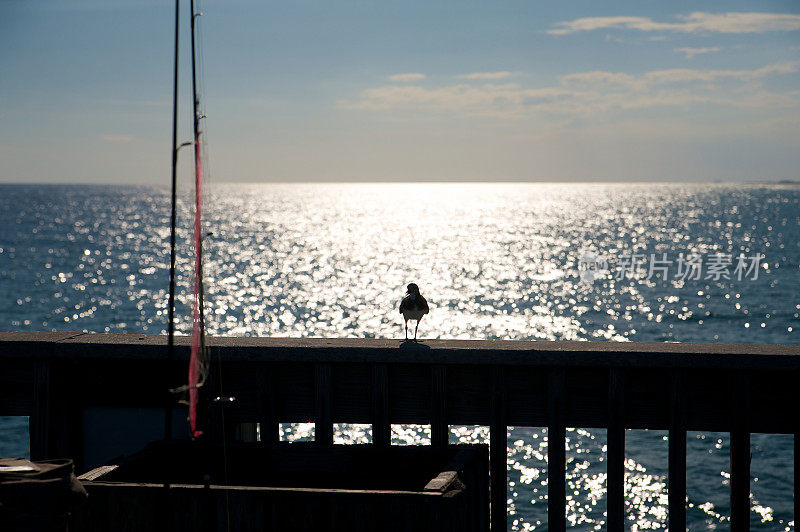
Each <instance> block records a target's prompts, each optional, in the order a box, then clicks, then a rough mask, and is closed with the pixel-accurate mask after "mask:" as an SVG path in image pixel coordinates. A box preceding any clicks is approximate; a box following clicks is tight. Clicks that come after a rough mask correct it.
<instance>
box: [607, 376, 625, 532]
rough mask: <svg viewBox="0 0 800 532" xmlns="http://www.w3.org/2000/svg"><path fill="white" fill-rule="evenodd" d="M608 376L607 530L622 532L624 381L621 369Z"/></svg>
mask: <svg viewBox="0 0 800 532" xmlns="http://www.w3.org/2000/svg"><path fill="white" fill-rule="evenodd" d="M608 373H609V374H608V432H607V441H608V447H607V449H608V450H607V455H606V467H607V468H608V470H607V473H608V476H607V477H606V487H607V490H608V492H607V497H606V501H607V516H608V523H607V527H606V529H607V530H609V531H610V532H622V531H623V530H624V529H625V378H624V373H623V372H622V370H621V369H611V370H609V372H608Z"/></svg>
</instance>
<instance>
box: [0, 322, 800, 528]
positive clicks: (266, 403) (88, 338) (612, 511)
mask: <svg viewBox="0 0 800 532" xmlns="http://www.w3.org/2000/svg"><path fill="white" fill-rule="evenodd" d="M209 345H210V351H211V357H212V362H214V363H216V362H218V361H219V362H221V364H220V366H221V373H217V372H212V376H216V375H219V374H221V375H222V377H221V379H222V381H221V382H222V384H223V386H224V389H225V390H226V392H228V393H230V394H232V395H235V396H236V397H237V399H238V401H237V405H238V406H237V409H236V411H235V412H232V413H230V414H229V418H232V419H230V421H232V422H234V423H260V425H261V434H262V440H263V441H265V442H274V441H277V439H278V427H279V423H282V422H283V423H285V422H310V421H313V422H314V423H315V424H316V425H315V439H316V440H317V441H320V442H322V443H331V442H332V441H333V430H334V424H335V423H370V424H372V434H373V444H374V445H389V444H390V436H391V425H392V424H393V423H397V424H412V423H419V424H430V425H431V444H432V445H446V444H447V441H448V436H449V427H450V425H485V426H488V427H489V431H490V447H491V448H490V455H491V503H492V510H491V518H492V529H493V530H505V529H506V526H507V517H506V493H507V491H506V490H507V485H506V482H507V479H506V467H507V466H506V458H507V457H506V452H507V427H508V426H546V427H547V428H548V441H549V443H550V444H549V445H548V463H549V467H548V469H549V470H548V475H549V479H548V516H549V517H548V528H549V530H553V531H559V530H564V529H565V528H566V520H565V488H566V478H565V461H566V456H565V449H564V444H563V442H564V440H565V437H566V428H567V427H587V428H591V427H596V428H605V429H606V430H607V435H608V445H607V467H608V476H607V490H608V491H607V512H608V514H607V519H608V521H607V529H608V530H623V528H624V521H625V515H624V458H625V430H626V429H661V430H668V431H669V458H668V460H669V468H668V489H669V526H670V529H672V530H678V529H685V524H686V508H685V504H686V502H685V501H686V433H687V431H688V430H710V431H725V432H730V433H731V483H730V487H731V529H732V530H735V531H738V530H748V529H749V518H750V516H749V514H750V507H749V504H750V501H749V479H750V463H749V462H750V450H749V446H750V433H751V432H767V433H786V434H794V435H795V442H796V444H795V456H796V457H797V456H798V445H797V442H798V441H799V440H798V432H800V431H799V427H800V419H798V412H800V408H797V407H798V394H797V391H796V387H797V385H798V382H799V381H798V377H799V376H800V346H765V345H727V344H655V343H652V344H645V343H607V342H509V341H474V342H473V341H426V342H425V343H424V344H419V345H417V344H401V343H400V342H398V341H395V340H371V339H324V338H317V339H315V338H309V339H269V338H214V339H211V340H210V342H209ZM177 354H178V360H177V361H175V363H174V364H172V365H168V362H167V359H166V338H165V337H161V336H142V335H100V334H97V335H95V334H79V333H76V334H65V333H0V364H2V367H3V368H4V371H2V373H0V415H29V416H31V421H30V426H31V454H32V456H33V457H34V458H44V457H49V456H55V455H61V456H72V457H74V458H75V459H76V461H77V462H78V463H79V464H80V463H81V459H82V456H83V452H82V449H83V445H84V441H83V431H82V429H81V419H82V414H81V413H82V411H83V409H85V408H91V407H148V406H149V407H158V406H163V405H164V404H165V403H166V401H167V397H166V390H167V389H168V388H169V387H171V386H175V384H176V383H180V382H181V381H182V379H183V378H184V376H183V373H184V364H185V359H188V339H182V338H181V339H179V342H178V348H177ZM214 378H215V379H216V378H217V377H214ZM218 384H219V382H217V383H213V384H212V387H214V386H217V385H218ZM554 442H561V444H560V445H559V444H558V443H556V444H553V443H554ZM794 467H795V469H794V471H795V478H798V476H797V475H798V460H795V465H794ZM797 504H798V503H797V500H795V515H800V514H798V508H797Z"/></svg>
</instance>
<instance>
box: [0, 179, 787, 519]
mask: <svg viewBox="0 0 800 532" xmlns="http://www.w3.org/2000/svg"><path fill="white" fill-rule="evenodd" d="M190 205H191V200H190V197H189V195H188V193H186V192H184V193H182V202H181V204H180V208H179V217H180V224H181V226H182V227H183V228H184V229H183V230H182V231H181V232H180V234H179V237H180V238H179V241H180V246H179V247H180V256H179V259H178V269H179V277H178V284H179V294H178V300H179V308H178V316H179V322H178V329H179V330H180V331H182V332H188V328H189V321H188V317H189V310H188V307H187V304H188V302H189V300H190V297H189V293H188V288H189V281H190V275H191V274H190V272H191V267H190V249H189V245H188V243H187V238H186V237H187V234H188V228H189V227H190V221H189V217H190V215H191V213H190ZM205 208H206V212H207V219H208V228H207V229H208V231H211V232H213V235H211V236H209V237H207V239H206V241H205V242H206V243H205V249H206V250H207V265H206V269H207V278H206V281H207V293H208V303H209V307H210V311H209V312H208V316H209V324H208V331H209V333H210V334H214V335H234V336H249V335H262V336H264V335H272V336H337V337H342V336H350V337H393V338H398V337H400V336H401V335H402V334H403V333H402V330H401V321H400V320H399V315H398V314H397V312H396V310H395V309H396V305H397V302H398V300H399V298H400V297H401V296H402V292H403V287H404V286H405V284H406V283H408V282H410V281H414V282H417V283H418V284H419V285H420V287H421V289H422V293H423V295H425V296H426V297H427V299H428V301H429V302H430V304H431V309H432V310H431V314H430V315H429V316H427V317H426V318H425V319H424V320H423V322H422V324H421V326H420V331H419V332H420V337H421V338H423V339H425V338H480V339H484V338H503V339H528V340H535V339H553V340H555V339H567V340H607V341H656V342H662V341H670V342H673V341H681V342H725V343H761V344H796V343H798V338H799V337H798V333H799V332H800V317H799V316H800V270H798V268H799V267H800V188H798V187H794V186H791V185H722V184H721V185H662V184H658V185H644V184H642V185H636V184H634V185H631V184H610V185H606V184H593V185H586V184H574V185H556V184H499V185H498V184H452V185H449V184H448V185H445V184H324V185H323V184H302V185H284V184H278V185H227V184H226V185H215V186H212V187H210V191H209V194H208V198H207V203H206V207H205ZM168 223H169V198H168V190H167V189H166V188H147V187H123V186H83V185H81V186H79V185H74V186H55V185H53V186H47V185H0V330H6V331H28V330H52V331H89V332H126V333H151V334H160V333H163V332H164V331H165V329H166V299H167V285H168V271H167V268H168V263H169V256H168V244H169V226H168ZM778 406H779V405H778ZM309 430H310V429H309V428H308V427H304V426H298V427H294V428H293V429H291V430H289V429H288V428H287V430H286V433H285V436H286V437H299V438H302V437H306V436H307V434H308V431H309ZM364 436H365V434H364V431H363V430H362V429H361V428H359V427H349V428H348V427H344V428H342V429H341V430H339V431H338V433H337V438H338V439H339V440H341V441H346V440H358V439H359V438H362V437H364ZM394 437H395V440H396V441H398V442H401V441H403V442H408V443H419V442H421V441H424V440H425V438H426V437H427V436H426V431H425V428H414V427H403V428H398V429H397V430H396V432H395V435H394ZM452 437H453V439H454V440H460V441H475V440H480V439H482V438H485V437H486V433H485V431H484V430H483V429H480V428H478V429H475V428H467V427H453V436H452ZM568 439H569V442H568V451H567V468H568V484H567V492H568V494H569V500H568V501H567V502H568V505H567V508H568V512H569V521H570V523H571V524H572V525H574V526H575V528H576V529H579V530H595V529H601V528H602V527H603V523H604V512H605V463H604V461H603V456H604V446H605V433H604V431H596V430H585V429H581V428H575V429H571V430H570V431H569V432H568ZM27 442H28V429H27V422H26V421H25V420H19V419H9V418H3V419H0V455H3V456H12V455H24V454H26V453H27V445H28V443H27ZM508 451H509V452H508V467H509V473H508V478H509V494H508V497H509V513H510V516H509V523H510V524H511V525H510V526H511V527H512V528H513V529H514V530H533V529H539V530H541V529H543V528H544V527H545V526H546V524H545V523H546V507H547V500H546V493H547V463H546V455H547V431H546V430H545V429H541V428H539V429H536V428H521V427H520V428H513V429H510V433H509V449H508ZM626 452H627V460H626V464H625V465H626V469H627V476H626V495H627V497H626V498H627V503H626V504H627V509H628V514H629V518H630V522H629V524H630V526H631V528H632V529H633V530H641V529H652V528H664V527H665V526H666V516H667V495H666V464H667V441H666V434H665V433H662V432H652V431H631V432H629V434H628V439H627V448H626ZM752 453H753V459H752V467H751V469H752V475H753V478H752V479H751V486H752V499H751V501H752V506H753V511H752V514H751V516H752V525H753V528H754V529H759V530H789V529H790V528H791V527H793V523H792V522H791V520H792V439H791V437H788V436H777V435H753V437H752ZM688 456H689V458H688V474H687V481H688V486H687V493H688V499H689V507H688V518H689V523H690V527H691V528H692V529H693V530H695V529H696V530H703V529H714V528H718V529H727V528H728V521H727V514H728V510H729V508H728V482H729V481H728V473H727V471H728V460H729V438H728V435H727V434H725V433H690V435H689V441H688Z"/></svg>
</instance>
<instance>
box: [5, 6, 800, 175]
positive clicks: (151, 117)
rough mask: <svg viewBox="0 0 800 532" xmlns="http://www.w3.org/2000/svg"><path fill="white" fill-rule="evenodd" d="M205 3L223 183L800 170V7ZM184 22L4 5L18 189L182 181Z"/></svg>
mask: <svg viewBox="0 0 800 532" xmlns="http://www.w3.org/2000/svg"><path fill="white" fill-rule="evenodd" d="M199 4H200V10H201V11H202V12H203V16H202V17H201V18H200V19H199V21H198V27H199V29H200V36H201V41H200V42H201V51H202V54H201V56H202V74H203V75H202V78H203V83H202V88H203V90H202V96H201V98H202V105H203V110H204V112H205V114H206V115H207V118H206V119H204V120H203V130H204V134H205V136H206V141H207V142H208V157H209V172H210V175H211V178H210V179H211V180H212V181H213V182H226V181H231V182H269V181H290V182H303V181H556V182H572V181H579V182H580V181H674V182H685V181H703V182H705V181H723V182H726V181H751V180H784V179H800V171H799V170H798V169H800V3H799V2H797V1H796V0H783V1H768V0H766V1H765V0H759V1H739V0H726V1H724V2H723V1H707V2H703V1H693V2H684V1H674V2H663V1H649V0H648V1H644V0H636V1H615V0H609V1H604V2H597V1H596V0H588V1H584V0H574V1H566V2H564V1H560V2H556V1H552V2H551V1H545V0H514V1H502V2H474V1H471V0H461V1H448V2H442V1H439V0H424V1H416V0H409V1H399V2H389V1H379V2H378V1H375V2H367V1H351V0H341V1H330V0H328V1H316V0H293V1H281V2H274V1H260V0H258V1H257V0H253V1H245V0H225V1H223V0H219V1H216V0H204V1H202V2H199ZM188 8H189V6H188V0H182V2H181V9H182V16H183V19H182V24H183V28H184V31H183V34H182V36H181V46H182V53H181V61H182V65H183V66H182V68H181V79H180V85H179V90H180V95H181V99H182V103H181V106H180V109H179V110H180V116H181V118H180V120H181V122H180V141H186V140H189V139H190V138H191V120H192V119H191V110H190V107H189V102H191V92H190V91H191V86H190V77H189V70H188V64H189V56H188V45H189V42H188V32H187V31H185V30H186V28H188V24H187V21H188V16H187V15H188ZM173 27H174V3H172V2H170V1H165V0H161V1H154V0H136V1H134V0H57V1H56V0H39V1H37V2H29V1H24V0H0V182H15V183H28V182H31V183H32V182H53V183H109V184H116V183H120V184H123V183H133V184H168V183H169V179H170V160H171V138H172V124H171V120H172V112H171V106H172V68H173V66H172V59H173V57H172V53H173V38H174V37H173ZM190 159H191V156H190V154H189V152H188V151H185V150H184V151H182V152H181V180H188V179H190V175H189V168H188V165H189V161H190Z"/></svg>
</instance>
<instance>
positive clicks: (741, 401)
mask: <svg viewBox="0 0 800 532" xmlns="http://www.w3.org/2000/svg"><path fill="white" fill-rule="evenodd" d="M731 384H732V386H731V403H732V404H731V406H732V408H731V417H732V422H733V429H732V430H731V532H747V531H748V530H750V376H749V375H748V374H747V373H744V372H738V371H737V372H736V373H735V374H734V375H733V379H732V382H731Z"/></svg>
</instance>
